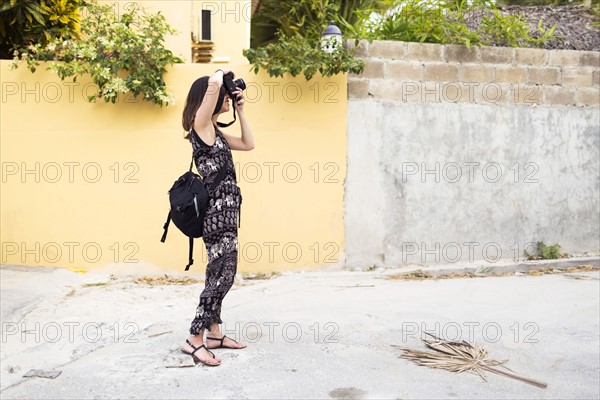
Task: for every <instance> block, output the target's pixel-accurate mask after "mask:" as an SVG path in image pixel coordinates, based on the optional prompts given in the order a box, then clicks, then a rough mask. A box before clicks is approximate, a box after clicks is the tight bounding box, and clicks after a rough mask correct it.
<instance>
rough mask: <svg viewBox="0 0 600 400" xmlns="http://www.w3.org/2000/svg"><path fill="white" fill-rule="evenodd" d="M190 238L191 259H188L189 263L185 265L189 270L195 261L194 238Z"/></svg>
mask: <svg viewBox="0 0 600 400" xmlns="http://www.w3.org/2000/svg"><path fill="white" fill-rule="evenodd" d="M189 238H190V253H189V259H188V264H187V265H186V266H185V270H186V271H187V270H188V269H190V265H192V264H193V263H194V258H193V257H194V238H193V237H191V236H190V237H189Z"/></svg>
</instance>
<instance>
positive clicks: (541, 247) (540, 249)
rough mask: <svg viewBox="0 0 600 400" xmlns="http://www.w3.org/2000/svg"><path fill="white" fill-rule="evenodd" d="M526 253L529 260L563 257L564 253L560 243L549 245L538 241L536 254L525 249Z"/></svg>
mask: <svg viewBox="0 0 600 400" xmlns="http://www.w3.org/2000/svg"><path fill="white" fill-rule="evenodd" d="M524 255H525V257H526V258H527V259H528V260H540V259H541V260H552V259H557V258H561V257H563V254H561V253H560V245H559V244H558V243H557V244H554V245H552V246H547V245H546V244H545V243H544V242H537V248H536V252H535V253H534V254H530V253H529V252H528V251H524Z"/></svg>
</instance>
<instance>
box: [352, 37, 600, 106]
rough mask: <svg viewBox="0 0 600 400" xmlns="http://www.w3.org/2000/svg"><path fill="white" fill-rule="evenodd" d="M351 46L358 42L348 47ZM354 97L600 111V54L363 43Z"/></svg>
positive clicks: (354, 83)
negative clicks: (596, 108)
mask: <svg viewBox="0 0 600 400" xmlns="http://www.w3.org/2000/svg"><path fill="white" fill-rule="evenodd" d="M349 45H351V46H353V45H354V42H349ZM357 55H358V56H359V57H361V58H363V59H364V60H365V70H364V72H363V73H362V74H360V75H353V74H351V75H350V76H349V79H348V97H349V98H350V99H366V98H373V99H391V100H400V101H402V102H420V103H432V102H435V103H440V102H448V103H459V102H461V103H462V102H468V103H475V104H479V103H487V104H489V103H495V104H498V105H506V104H524V105H531V106H541V105H548V106H552V105H564V106H598V105H599V104H600V87H599V85H600V53H599V52H591V51H574V50H544V49H524V48H506V47H475V46H473V47H471V48H467V47H466V46H458V45H439V44H426V43H406V42H393V41H373V42H372V43H368V42H367V41H361V42H360V43H359V45H358V49H357Z"/></svg>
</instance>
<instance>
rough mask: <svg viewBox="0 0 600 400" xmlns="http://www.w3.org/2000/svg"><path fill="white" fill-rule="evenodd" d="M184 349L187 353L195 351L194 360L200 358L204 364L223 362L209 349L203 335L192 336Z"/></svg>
mask: <svg viewBox="0 0 600 400" xmlns="http://www.w3.org/2000/svg"><path fill="white" fill-rule="evenodd" d="M196 349H198V350H196ZM182 351H183V352H184V353H186V354H191V353H194V355H193V356H192V358H194V361H196V360H198V361H200V362H201V363H202V364H204V365H209V366H216V365H220V364H221V360H220V359H218V358H216V357H215V356H214V355H213V354H212V352H210V351H208V349H207V346H204V343H202V336H201V335H198V336H190V337H189V338H188V339H187V340H186V343H185V344H184V345H183V348H182Z"/></svg>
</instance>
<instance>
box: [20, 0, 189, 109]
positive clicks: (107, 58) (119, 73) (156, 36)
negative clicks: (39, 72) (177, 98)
mask: <svg viewBox="0 0 600 400" xmlns="http://www.w3.org/2000/svg"><path fill="white" fill-rule="evenodd" d="M131 4H132V6H131V7H129V8H128V9H127V10H126V11H125V12H123V13H122V15H121V16H120V17H118V16H117V15H116V13H115V12H114V10H113V9H112V8H111V6H109V5H99V4H98V3H97V2H91V3H89V4H86V5H85V8H86V10H87V13H86V14H87V16H86V17H85V18H84V19H83V20H82V21H81V39H75V38H71V39H67V40H62V39H58V38H55V39H53V40H52V41H50V42H49V43H48V44H47V45H46V46H44V45H42V44H40V43H37V44H35V45H29V46H28V47H27V48H25V49H21V50H19V51H15V61H14V63H13V67H14V68H16V67H17V66H18V65H19V61H26V62H27V66H28V68H29V69H30V70H31V71H32V72H35V70H36V67H37V66H38V65H39V62H40V61H53V62H52V63H51V64H50V67H48V69H50V70H52V71H54V72H56V73H57V74H58V76H59V77H60V78H61V79H63V80H64V79H66V78H73V81H75V80H76V79H77V77H79V76H82V75H86V74H89V75H91V77H92V80H93V81H94V83H96V85H97V86H98V92H97V94H94V95H91V96H89V97H88V100H89V101H97V100H98V99H99V98H104V100H105V101H106V102H108V101H110V102H112V103H115V102H116V100H117V95H118V94H120V93H121V94H124V93H128V92H131V93H132V94H133V96H134V97H137V96H139V95H142V96H143V99H144V100H146V101H149V102H152V103H154V104H158V105H160V106H162V105H163V104H169V103H171V102H172V101H173V97H172V95H171V94H169V93H168V92H167V90H166V85H165V81H164V79H163V75H164V74H165V73H166V66H167V65H171V64H173V63H180V62H183V61H182V60H181V59H180V58H178V57H175V56H173V54H172V52H171V51H170V50H167V49H165V47H164V39H165V36H166V35H167V34H170V33H173V29H172V28H171V27H170V26H169V24H168V23H167V22H166V20H165V17H164V16H163V15H161V14H160V13H158V14H148V13H146V12H145V11H144V10H143V9H142V8H141V7H140V6H139V5H137V4H135V3H131ZM54 61H59V62H54Z"/></svg>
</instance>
